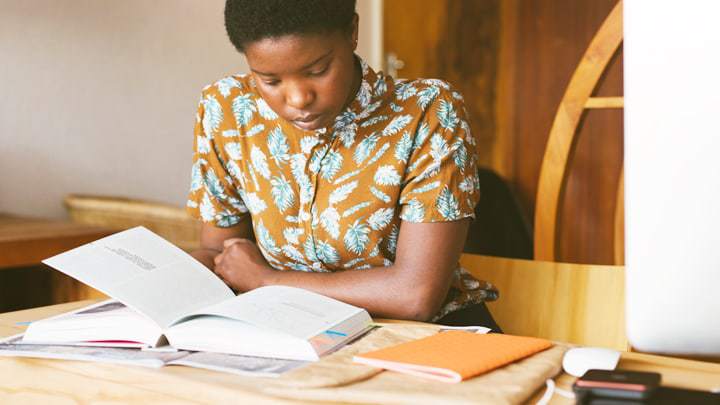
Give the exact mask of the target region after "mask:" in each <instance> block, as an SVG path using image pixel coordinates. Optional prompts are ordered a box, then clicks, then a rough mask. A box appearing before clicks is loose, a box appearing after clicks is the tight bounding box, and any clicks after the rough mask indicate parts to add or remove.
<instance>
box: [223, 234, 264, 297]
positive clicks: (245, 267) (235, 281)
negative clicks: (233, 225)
mask: <svg viewBox="0 0 720 405" xmlns="http://www.w3.org/2000/svg"><path fill="white" fill-rule="evenodd" d="M214 271H215V274H217V275H218V276H219V277H220V278H221V279H222V280H223V281H225V284H227V285H228V286H229V287H230V288H232V289H233V290H235V291H237V292H245V291H249V290H252V289H254V288H258V287H261V286H263V285H265V284H267V282H268V279H269V278H270V277H271V276H272V275H273V273H274V270H273V269H271V268H270V265H269V264H268V263H267V262H266V261H265V258H264V257H263V255H262V253H261V252H260V249H258V247H257V245H256V244H255V243H253V242H252V241H251V240H249V239H243V238H232V239H227V240H226V241H225V242H224V243H223V251H222V253H220V254H219V255H217V256H215V269H214Z"/></svg>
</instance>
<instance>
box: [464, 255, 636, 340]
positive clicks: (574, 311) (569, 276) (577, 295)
mask: <svg viewBox="0 0 720 405" xmlns="http://www.w3.org/2000/svg"><path fill="white" fill-rule="evenodd" d="M460 262H461V264H462V266H463V267H465V268H466V269H467V270H468V271H469V272H470V273H471V274H473V275H474V276H475V277H477V278H479V279H482V280H489V281H491V282H492V283H493V284H494V285H495V286H496V287H497V288H498V290H499V291H500V299H499V300H497V301H495V302H490V303H488V308H489V310H490V312H491V313H492V315H493V317H494V318H495V320H496V321H497V323H498V324H499V325H500V327H501V328H503V331H504V332H505V333H508V334H513V335H522V336H536V337H542V338H545V339H551V340H557V341H563V342H570V343H575V344H581V345H588V346H601V347H609V348H613V349H618V350H627V349H628V344H627V339H626V337H625V318H624V303H625V277H624V268H623V267H622V266H605V265H586V264H572V263H555V262H542V261H533V260H522V259H508V258H500V257H492V256H479V255H472V254H464V255H463V256H462V258H461V259H460Z"/></svg>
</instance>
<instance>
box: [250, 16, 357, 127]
mask: <svg viewBox="0 0 720 405" xmlns="http://www.w3.org/2000/svg"><path fill="white" fill-rule="evenodd" d="M354 27H355V28H354V30H353V33H352V35H349V34H348V33H345V32H339V31H338V32H334V33H331V34H307V35H299V34H298V35H286V36H282V37H277V38H267V39H262V40H259V41H255V42H252V43H250V44H248V45H246V46H245V49H244V51H245V56H246V58H247V62H248V65H249V66H250V70H251V71H252V75H253V77H254V79H255V83H256V85H257V88H258V90H259V91H260V94H261V95H262V97H263V99H265V101H266V102H267V103H268V105H269V106H270V108H272V109H273V110H274V111H275V112H276V113H277V114H278V115H280V116H281V117H282V118H284V119H286V120H288V121H290V122H292V123H293V125H295V126H296V127H298V128H301V129H304V130H308V131H310V130H315V129H319V128H323V127H326V126H329V125H331V124H332V123H333V121H334V119H335V117H337V116H338V115H339V114H340V113H341V112H342V111H343V110H344V109H345V107H346V106H347V105H348V103H349V102H350V101H351V100H352V98H353V97H354V96H355V93H356V92H357V89H358V87H359V85H360V76H361V74H360V68H359V66H356V64H355V58H354V51H355V48H356V45H357V40H356V39H357V23H355V24H354Z"/></svg>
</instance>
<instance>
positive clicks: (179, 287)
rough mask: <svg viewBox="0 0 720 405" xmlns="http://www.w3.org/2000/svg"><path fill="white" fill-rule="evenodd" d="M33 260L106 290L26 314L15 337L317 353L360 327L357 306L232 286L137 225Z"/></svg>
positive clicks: (291, 291) (362, 314) (303, 356)
mask: <svg viewBox="0 0 720 405" xmlns="http://www.w3.org/2000/svg"><path fill="white" fill-rule="evenodd" d="M43 263H45V264H47V265H49V266H51V267H54V268H55V269H57V270H59V271H61V272H63V273H65V274H67V275H68V276H70V277H73V278H75V279H77V280H79V281H81V282H83V283H85V284H87V285H89V286H91V287H93V288H96V289H98V290H100V291H102V292H103V293H105V294H107V295H109V296H110V297H112V298H114V299H115V300H116V301H117V302H113V301H111V302H105V303H101V304H99V305H97V306H95V307H93V308H90V309H84V310H80V311H76V312H73V313H70V314H63V315H59V316H56V317H53V318H48V319H45V320H41V321H37V322H33V323H32V324H30V326H29V327H28V329H27V331H26V333H25V335H24V337H23V340H22V342H23V343H26V344H27V343H38V344H61V343H65V344H85V345H103V346H131V347H132V346H133V345H134V346H149V347H156V346H159V345H162V344H164V343H165V341H166V340H167V342H169V343H170V345H171V346H172V347H174V348H176V349H182V350H191V351H205V352H217V353H230V354H240V355H246V356H258V357H271V358H282V359H291V360H310V361H313V360H317V359H318V358H319V357H320V356H322V355H324V354H326V353H329V352H331V351H334V350H335V349H337V348H339V347H341V346H342V345H344V344H345V343H347V342H349V341H350V340H352V339H354V338H355V337H356V336H358V335H360V334H362V333H363V332H365V331H366V330H368V329H369V328H370V325H371V319H370V315H368V313H367V311H365V310H364V309H362V308H358V307H354V306H352V305H348V304H345V303H343V302H340V301H337V300H334V299H332V298H328V297H325V296H323V295H320V294H316V293H313V292H310V291H306V290H303V289H300V288H293V287H284V286H270V287H262V288H258V289H255V290H252V291H249V292H247V293H244V294H240V295H237V296H236V295H235V294H234V293H233V292H232V290H230V288H228V287H227V286H226V285H225V283H224V282H223V281H222V280H220V279H219V278H218V277H217V276H216V275H215V274H214V273H213V272H211V271H210V270H209V269H207V268H206V267H205V266H203V265H202V264H201V263H200V262H198V261H197V260H195V259H194V258H193V257H192V256H190V255H189V254H187V253H185V252H184V251H182V250H181V249H180V248H178V247H176V246H174V245H172V244H171V243H169V242H167V241H166V240H164V239H163V238H161V237H159V236H157V235H155V234H154V233H152V232H150V231H149V230H147V229H145V228H143V227H137V228H133V229H129V230H127V231H123V232H120V233H117V234H114V235H111V236H108V237H106V238H103V239H99V240H97V241H95V242H92V243H89V244H87V245H83V246H81V247H78V248H76V249H73V250H70V251H68V252H65V253H62V254H60V255H57V256H54V257H52V258H50V259H47V260H44V261H43Z"/></svg>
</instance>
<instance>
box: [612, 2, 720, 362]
mask: <svg viewBox="0 0 720 405" xmlns="http://www.w3.org/2000/svg"><path fill="white" fill-rule="evenodd" d="M624 7H625V10H624V17H625V18H624V31H625V39H624V41H625V42H624V76H625V77H624V82H625V93H624V96H625V204H626V205H625V217H626V219H625V224H626V231H625V238H626V239H625V240H626V249H625V252H626V259H625V263H626V291H627V293H626V297H627V301H626V319H627V333H628V338H629V340H630V344H631V345H632V346H633V347H634V348H636V349H638V350H640V351H647V352H656V353H670V354H695V355H713V356H720V1H707V0H687V1H682V2H678V1H673V0H653V1H643V0H626V1H625V5H624Z"/></svg>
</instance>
